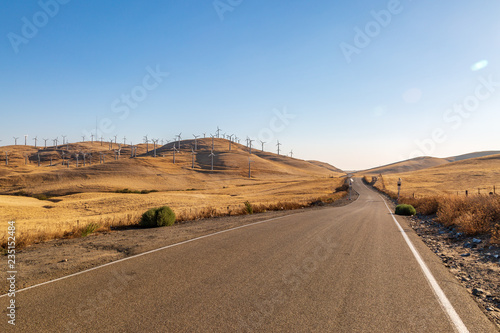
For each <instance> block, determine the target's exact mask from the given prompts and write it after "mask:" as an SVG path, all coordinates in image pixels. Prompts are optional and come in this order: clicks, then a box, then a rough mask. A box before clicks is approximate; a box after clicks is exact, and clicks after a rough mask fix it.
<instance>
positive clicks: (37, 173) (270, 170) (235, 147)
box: [0, 139, 342, 195]
mask: <svg viewBox="0 0 500 333" xmlns="http://www.w3.org/2000/svg"><path fill="white" fill-rule="evenodd" d="M211 144H212V143H211V139H198V144H197V148H198V150H197V151H196V154H195V155H194V168H193V155H192V148H193V146H194V140H184V141H181V142H180V150H179V151H176V152H175V164H174V150H173V147H174V145H175V146H176V147H178V143H177V142H175V143H169V144H167V145H164V146H161V147H158V148H157V150H156V158H155V157H154V152H153V145H151V144H149V145H148V146H146V145H145V144H140V145H138V146H137V151H136V157H134V158H131V152H132V149H131V147H130V146H128V145H125V146H121V147H120V148H121V149H120V156H117V153H116V151H117V150H118V149H119V146H118V145H116V144H113V145H112V146H110V144H109V143H104V144H103V145H101V143H99V142H94V143H91V142H83V143H76V144H68V145H60V146H58V147H48V148H46V149H44V148H42V149H36V148H35V147H32V146H19V145H18V146H8V147H1V148H0V152H2V151H9V156H8V158H9V164H8V166H6V165H5V153H4V154H3V156H1V155H0V193H4V194H7V193H14V192H19V191H26V192H30V193H35V194H36V193H45V194H51V195H63V194H69V193H81V192H107V191H115V190H118V189H123V188H129V189H136V190H158V191H167V190H168V191H172V190H185V189H191V188H196V189H207V188H212V187H219V186H220V184H219V183H226V182H227V183H233V182H234V181H236V182H247V181H248V164H249V158H250V159H251V169H252V180H256V181H271V180H278V179H280V180H286V179H295V180H298V179H304V178H308V177H313V178H314V177H327V176H329V175H332V174H333V175H334V176H339V175H341V174H342V172H341V171H339V170H338V169H337V168H335V167H333V166H330V165H328V164H326V163H320V162H315V163H312V162H308V161H304V160H300V159H296V158H291V157H287V156H278V155H276V154H273V153H268V152H261V151H257V150H255V149H254V150H253V151H252V154H251V155H250V154H249V151H248V148H247V147H245V146H243V145H240V144H235V143H231V150H229V141H228V140H225V139H215V140H214V155H215V156H214V157H213V169H214V170H213V171H212V170H211V163H212V160H211V159H212V157H211V156H210V153H211ZM38 154H39V155H40V166H38ZM84 154H85V159H84ZM76 155H78V167H77V158H76ZM2 157H3V158H2ZM101 160H104V163H100V161H101ZM68 162H69V167H68ZM84 164H85V165H84Z"/></svg>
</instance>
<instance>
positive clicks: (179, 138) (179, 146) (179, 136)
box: [174, 132, 182, 150]
mask: <svg viewBox="0 0 500 333" xmlns="http://www.w3.org/2000/svg"><path fill="white" fill-rule="evenodd" d="M181 134H182V132H181V133H179V135H177V139H178V140H179V145H178V147H177V149H179V150H181ZM174 145H175V144H174Z"/></svg>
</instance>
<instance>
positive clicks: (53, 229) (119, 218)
mask: <svg viewBox="0 0 500 333" xmlns="http://www.w3.org/2000/svg"><path fill="white" fill-rule="evenodd" d="M346 194H347V193H346V192H343V191H342V192H336V193H333V194H331V195H327V196H323V197H320V198H314V199H304V200H299V201H278V202H275V203H266V204H264V203H259V204H256V205H251V206H252V208H253V213H263V212H267V211H278V210H293V209H301V208H305V207H311V206H318V205H324V204H328V203H333V202H334V201H336V200H339V199H341V198H343V197H345V196H346ZM245 214H247V210H246V209H245V205H244V204H241V205H231V206H227V208H226V209H224V208H220V207H219V208H216V207H202V208H195V209H192V208H191V209H189V210H183V211H181V212H180V213H179V214H177V218H176V223H182V222H186V221H194V220H199V219H207V218H214V217H222V216H236V215H245ZM141 215H142V213H130V214H125V215H113V216H106V217H103V218H100V219H96V220H86V221H85V222H84V223H80V221H79V220H78V221H77V222H76V223H57V224H52V225H45V226H42V227H39V228H36V229H30V230H29V231H28V232H26V231H24V232H23V231H17V232H16V246H17V248H23V247H26V246H29V245H31V244H36V243H40V242H46V241H49V240H52V239H70V238H78V237H86V236H88V235H89V234H91V233H94V232H107V231H111V230H113V229H121V228H126V227H138V226H139V220H140V218H141ZM0 247H1V248H4V249H5V248H6V247H7V235H6V234H4V235H2V236H1V237H0Z"/></svg>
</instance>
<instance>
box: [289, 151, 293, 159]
mask: <svg viewBox="0 0 500 333" xmlns="http://www.w3.org/2000/svg"><path fill="white" fill-rule="evenodd" d="M290 157H291V158H293V149H292V150H290Z"/></svg>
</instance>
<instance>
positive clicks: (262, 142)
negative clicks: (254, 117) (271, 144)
mask: <svg viewBox="0 0 500 333" xmlns="http://www.w3.org/2000/svg"><path fill="white" fill-rule="evenodd" d="M260 143H261V144H262V151H264V144H265V143H266V142H265V141H262V140H261V141H260Z"/></svg>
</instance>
